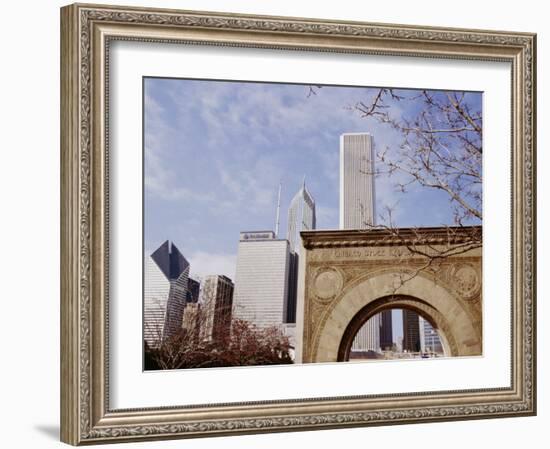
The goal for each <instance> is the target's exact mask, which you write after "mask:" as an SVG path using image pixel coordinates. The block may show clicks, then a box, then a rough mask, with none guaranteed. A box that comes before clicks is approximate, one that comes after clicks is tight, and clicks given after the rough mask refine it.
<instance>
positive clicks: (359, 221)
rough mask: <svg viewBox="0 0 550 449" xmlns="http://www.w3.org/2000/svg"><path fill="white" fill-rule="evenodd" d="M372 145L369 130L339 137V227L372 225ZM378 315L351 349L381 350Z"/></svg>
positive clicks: (358, 334) (361, 332)
mask: <svg viewBox="0 0 550 449" xmlns="http://www.w3.org/2000/svg"><path fill="white" fill-rule="evenodd" d="M374 198H375V193H374V144H373V139H372V135H371V134H369V133H346V134H342V135H341V136H340V229H366V228H368V227H369V225H370V226H372V225H374V224H375V219H374V217H375V216H374V214H375V208H374ZM381 325H382V321H381V316H380V315H376V316H374V317H373V318H371V319H370V320H368V321H367V322H366V323H365V324H364V325H363V327H362V328H361V329H359V332H357V335H356V337H355V339H354V341H353V345H352V350H354V351H368V350H370V351H380V327H381Z"/></svg>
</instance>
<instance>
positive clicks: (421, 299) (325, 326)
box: [310, 271, 481, 362]
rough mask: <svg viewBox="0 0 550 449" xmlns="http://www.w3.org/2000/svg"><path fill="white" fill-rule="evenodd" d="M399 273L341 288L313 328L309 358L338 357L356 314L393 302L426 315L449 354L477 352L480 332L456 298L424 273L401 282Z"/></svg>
mask: <svg viewBox="0 0 550 449" xmlns="http://www.w3.org/2000/svg"><path fill="white" fill-rule="evenodd" d="M402 275H403V273H402V272H398V271H393V272H382V273H377V274H375V275H373V276H370V277H368V278H365V279H363V280H361V281H359V282H355V283H354V284H353V285H352V286H350V287H349V288H344V291H343V292H342V294H341V295H340V298H339V299H338V300H337V301H336V302H335V304H334V306H333V307H331V308H330V310H329V311H328V312H327V314H326V315H325V316H324V317H323V320H322V323H320V325H319V327H318V328H317V332H315V337H314V342H313V348H312V353H311V357H310V360H311V361H312V362H336V361H338V357H339V351H340V346H341V344H342V341H343V340H344V337H345V333H346V330H348V326H349V325H350V323H352V322H353V321H354V319H356V320H357V318H356V316H360V315H361V314H362V313H363V314H367V315H368V314H370V313H374V312H373V311H375V310H382V309H384V308H386V309H387V308H395V307H396V306H397V305H401V306H405V308H409V309H413V310H415V309H416V310H418V311H420V312H421V314H422V315H423V316H425V317H427V318H428V320H429V321H430V322H432V324H434V325H435V326H436V327H437V328H438V329H439V330H440V331H441V332H440V334H444V336H443V339H444V345H446V347H447V350H448V351H450V354H451V355H454V356H466V355H479V354H481V335H480V334H479V332H478V331H477V330H476V327H475V324H474V322H473V320H472V318H471V317H470V315H469V314H468V312H467V311H466V310H465V308H464V307H463V306H462V304H461V302H460V301H459V300H458V298H457V297H456V296H455V295H453V294H452V293H451V292H450V291H449V290H448V289H447V288H445V287H444V286H443V285H441V284H440V283H436V282H434V280H433V279H431V278H429V277H428V276H425V275H423V274H418V275H416V276H415V277H413V278H412V279H409V280H407V281H406V282H405V283H402V282H401V277H402ZM396 286H398V288H397V289H396ZM355 323H357V321H355ZM348 332H351V331H348ZM346 336H347V334H346Z"/></svg>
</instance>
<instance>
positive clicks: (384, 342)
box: [380, 310, 393, 350]
mask: <svg viewBox="0 0 550 449" xmlns="http://www.w3.org/2000/svg"><path fill="white" fill-rule="evenodd" d="M380 315H381V325H380V348H381V349H382V350H385V349H391V347H392V346H393V326H392V316H391V310H384V311H383V312H382V313H381V314H380Z"/></svg>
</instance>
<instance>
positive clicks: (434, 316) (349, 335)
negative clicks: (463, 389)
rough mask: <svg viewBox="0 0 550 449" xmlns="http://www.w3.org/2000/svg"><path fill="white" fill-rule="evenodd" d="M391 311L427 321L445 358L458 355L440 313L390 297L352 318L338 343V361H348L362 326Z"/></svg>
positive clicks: (403, 298) (407, 299) (417, 302)
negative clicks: (405, 313)
mask: <svg viewBox="0 0 550 449" xmlns="http://www.w3.org/2000/svg"><path fill="white" fill-rule="evenodd" d="M391 309H407V310H411V311H413V312H416V313H417V314H418V315H420V316H422V317H423V318H424V319H426V320H428V321H429V323H430V324H431V325H432V327H433V328H434V329H436V330H437V331H438V332H439V337H440V340H441V343H442V345H443V351H444V354H445V356H447V357H449V356H450V357H455V356H457V355H458V348H457V345H456V340H455V338H454V336H453V335H452V334H449V329H450V326H449V323H448V320H447V319H446V318H445V317H444V316H443V315H441V313H439V312H438V311H437V310H436V309H434V308H433V307H431V306H430V305H429V304H427V303H425V302H424V301H422V300H420V299H418V298H413V297H409V296H403V295H390V296H386V297H384V298H379V299H377V300H375V301H372V302H370V303H369V304H367V305H366V306H365V307H363V308H362V309H361V310H360V311H359V312H358V313H357V315H355V316H354V317H353V319H352V320H351V322H350V323H349V324H348V326H347V328H346V330H345V331H344V335H343V336H342V340H341V341H340V347H339V349H338V361H339V362H344V361H347V360H349V355H350V351H351V346H352V344H353V339H354V338H355V335H356V334H357V332H358V331H359V329H361V326H363V324H365V323H366V322H367V321H368V320H369V319H370V318H372V317H373V316H375V315H376V314H378V313H380V312H383V311H385V310H391Z"/></svg>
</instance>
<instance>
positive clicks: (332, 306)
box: [61, 4, 536, 445]
mask: <svg viewBox="0 0 550 449" xmlns="http://www.w3.org/2000/svg"><path fill="white" fill-rule="evenodd" d="M61 28H62V29H61V31H62V46H61V57H62V71H61V87H62V97H61V111H62V115H61V127H62V129H61V137H62V139H61V163H62V166H61V172H62V175H61V176H62V204H61V210H62V234H61V235H62V248H61V260H62V271H61V272H62V278H61V287H62V288H61V291H62V297H61V309H62V329H61V355H62V374H61V385H62V397H61V438H62V440H63V441H65V442H67V443H71V444H75V445H77V444H85V443H102V442H117V441H130V440H151V439H166V438H187V437H189V438H191V437H198V436H214V435H230V434H242V433H257V432H270V431H296V430H312V429H322V428H337V427H351V426H367V425H384V424H399V423H409V422H429V421H441V420H458V419H478V418H491V417H504V416H522V415H533V414H535V413H536V394H535V392H536V378H535V374H536V370H535V363H536V342H535V228H534V226H535V224H534V223H535V144H536V140H535V137H536V133H535V87H536V85H535V82H536V76H535V50H536V45H535V35H533V34H528V33H515V32H496V31H482V30H463V29H444V28H428V27H420V26H405V25H384V24H371V23H360V22H346V23H342V22H336V21H328V20H322V21H321V20H315V19H299V18H286V17H264V16H262V17H260V16H247V15H236V14H226V13H224V14H221V13H210V12H192V11H173V10H159V9H143V8H130V7H115V6H99V5H96V6H94V5H79V4H77V5H71V6H67V7H64V8H62V10H61Z"/></svg>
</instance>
